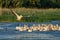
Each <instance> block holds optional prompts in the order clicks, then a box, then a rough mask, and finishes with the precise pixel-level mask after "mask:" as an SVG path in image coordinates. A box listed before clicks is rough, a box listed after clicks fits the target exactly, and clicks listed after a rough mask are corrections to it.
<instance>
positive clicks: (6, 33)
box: [0, 21, 60, 40]
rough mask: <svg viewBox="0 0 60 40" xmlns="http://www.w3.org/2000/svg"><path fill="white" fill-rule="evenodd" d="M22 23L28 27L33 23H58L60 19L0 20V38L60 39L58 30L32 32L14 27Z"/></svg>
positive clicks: (22, 39)
mask: <svg viewBox="0 0 60 40" xmlns="http://www.w3.org/2000/svg"><path fill="white" fill-rule="evenodd" d="M24 24H26V25H28V26H29V27H30V26H32V25H33V24H53V25H55V24H58V25H59V26H60V21H52V22H44V23H42V22H40V23H36V22H0V40H60V31H44V32H43V31H42V32H39V31H34V32H27V31H23V32H19V31H17V30H16V29H15V27H16V26H18V25H20V26H23V25H24Z"/></svg>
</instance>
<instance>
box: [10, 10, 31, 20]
mask: <svg viewBox="0 0 60 40" xmlns="http://www.w3.org/2000/svg"><path fill="white" fill-rule="evenodd" d="M11 11H12V12H13V13H14V14H15V16H16V17H17V20H18V21H20V20H21V19H22V17H30V16H22V15H18V14H17V13H16V12H15V11H13V10H11Z"/></svg>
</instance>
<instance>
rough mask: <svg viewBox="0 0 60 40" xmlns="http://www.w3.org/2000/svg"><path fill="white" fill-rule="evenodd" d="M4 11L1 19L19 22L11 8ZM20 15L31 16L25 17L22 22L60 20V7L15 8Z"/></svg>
mask: <svg viewBox="0 0 60 40" xmlns="http://www.w3.org/2000/svg"><path fill="white" fill-rule="evenodd" d="M2 10H3V13H2V15H1V16H0V21H2V22H4V21H7V22H17V20H16V16H15V15H14V14H13V13H12V12H11V11H10V10H9V9H2ZM13 10H15V12H17V13H18V14H19V15H23V16H28V15H29V16H31V17H23V18H22V20H21V21H20V22H47V21H52V20H60V9H26V8H17V9H13Z"/></svg>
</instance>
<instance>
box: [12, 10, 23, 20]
mask: <svg viewBox="0 0 60 40" xmlns="http://www.w3.org/2000/svg"><path fill="white" fill-rule="evenodd" d="M13 13H14V14H15V15H16V17H17V20H18V21H19V20H21V19H22V17H23V16H22V15H18V14H17V13H16V12H15V11H13Z"/></svg>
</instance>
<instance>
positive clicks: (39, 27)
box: [16, 24, 60, 32]
mask: <svg viewBox="0 0 60 40" xmlns="http://www.w3.org/2000/svg"><path fill="white" fill-rule="evenodd" d="M16 30H19V31H28V32H32V31H60V26H59V25H58V24H56V25H53V24H49V25H47V24H42V25H33V26H30V27H28V26H27V25H25V26H17V27H16Z"/></svg>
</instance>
